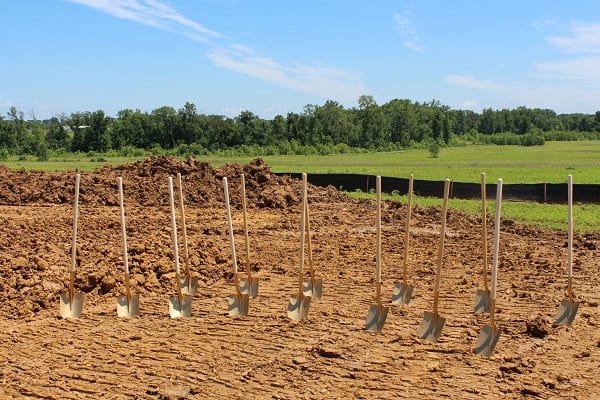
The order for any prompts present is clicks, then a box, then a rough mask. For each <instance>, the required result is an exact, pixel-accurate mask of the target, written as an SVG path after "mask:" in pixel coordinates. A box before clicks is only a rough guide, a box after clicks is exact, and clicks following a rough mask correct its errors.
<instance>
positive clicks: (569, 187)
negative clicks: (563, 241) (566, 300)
mask: <svg viewBox="0 0 600 400" xmlns="http://www.w3.org/2000/svg"><path fill="white" fill-rule="evenodd" d="M567 204H568V224H569V230H568V233H567V235H568V236H567V244H568V245H567V247H568V250H567V274H568V276H569V278H571V277H572V276H573V175H569V176H568V177H567Z"/></svg>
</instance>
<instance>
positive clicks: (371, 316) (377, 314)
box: [365, 304, 390, 333]
mask: <svg viewBox="0 0 600 400" xmlns="http://www.w3.org/2000/svg"><path fill="white" fill-rule="evenodd" d="M389 310H390V309H389V308H388V307H384V306H382V305H380V304H373V305H371V306H369V312H367V321H366V322H365V329H366V330H367V331H369V332H377V333H380V332H381V330H382V329H383V325H384V324H385V320H386V318H387V315H388V311H389Z"/></svg>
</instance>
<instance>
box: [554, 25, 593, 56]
mask: <svg viewBox="0 0 600 400" xmlns="http://www.w3.org/2000/svg"><path fill="white" fill-rule="evenodd" d="M546 40H547V41H548V43H550V44H552V45H554V46H556V47H557V48H558V49H559V50H560V51H562V52H565V53H593V54H598V53H600V24H590V23H581V22H580V23H575V22H574V23H572V24H571V25H570V27H569V33H568V34H567V35H564V36H549V37H547V38H546Z"/></svg>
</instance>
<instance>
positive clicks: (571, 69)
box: [535, 57, 600, 83]
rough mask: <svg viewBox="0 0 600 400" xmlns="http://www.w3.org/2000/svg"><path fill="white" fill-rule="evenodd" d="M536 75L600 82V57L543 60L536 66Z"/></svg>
mask: <svg viewBox="0 0 600 400" xmlns="http://www.w3.org/2000/svg"><path fill="white" fill-rule="evenodd" d="M535 69H536V71H537V74H536V76H537V77H539V78H546V79H566V80H583V81H592V82H597V83H600V57H583V58H574V59H570V60H562V61H552V62H543V63H539V64H537V65H536V66H535Z"/></svg>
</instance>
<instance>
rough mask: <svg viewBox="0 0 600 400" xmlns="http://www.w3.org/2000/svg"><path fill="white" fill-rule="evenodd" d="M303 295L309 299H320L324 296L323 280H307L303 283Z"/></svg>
mask: <svg viewBox="0 0 600 400" xmlns="http://www.w3.org/2000/svg"><path fill="white" fill-rule="evenodd" d="M302 293H304V295H305V296H308V297H314V298H315V299H320V298H321V296H322V295H323V279H315V280H314V282H313V281H312V280H310V279H309V280H306V281H304V282H302Z"/></svg>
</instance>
